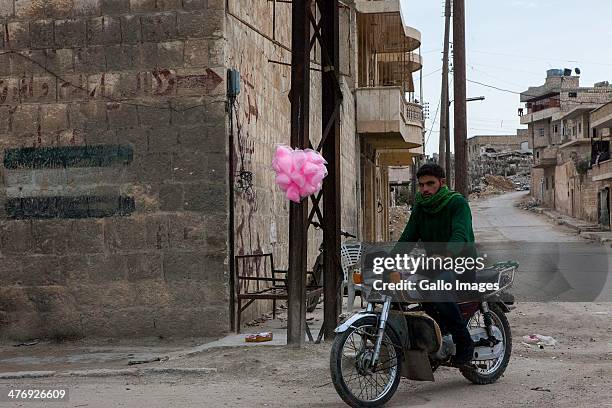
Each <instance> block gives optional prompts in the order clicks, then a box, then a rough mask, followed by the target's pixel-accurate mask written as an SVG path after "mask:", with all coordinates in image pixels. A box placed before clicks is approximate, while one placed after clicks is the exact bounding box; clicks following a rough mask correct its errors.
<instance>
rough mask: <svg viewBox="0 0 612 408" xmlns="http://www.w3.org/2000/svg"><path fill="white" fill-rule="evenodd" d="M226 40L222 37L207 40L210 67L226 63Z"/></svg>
mask: <svg viewBox="0 0 612 408" xmlns="http://www.w3.org/2000/svg"><path fill="white" fill-rule="evenodd" d="M226 49H227V41H225V40H223V39H220V38H219V39H214V40H209V46H208V59H209V66H210V67H224V66H226V65H227V55H226Z"/></svg>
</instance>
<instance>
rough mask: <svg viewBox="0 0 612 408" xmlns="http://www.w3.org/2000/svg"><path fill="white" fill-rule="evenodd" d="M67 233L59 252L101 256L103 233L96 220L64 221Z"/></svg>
mask: <svg viewBox="0 0 612 408" xmlns="http://www.w3.org/2000/svg"><path fill="white" fill-rule="evenodd" d="M66 222H67V224H68V225H67V227H68V233H67V234H66V237H65V238H66V239H65V241H64V247H63V248H62V250H61V252H62V253H64V254H66V253H71V254H101V253H103V252H104V232H103V228H102V222H101V221H100V220H98V219H81V220H70V221H66Z"/></svg>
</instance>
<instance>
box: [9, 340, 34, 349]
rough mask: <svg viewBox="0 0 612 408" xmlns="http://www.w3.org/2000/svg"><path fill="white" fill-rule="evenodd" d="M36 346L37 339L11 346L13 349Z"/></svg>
mask: <svg viewBox="0 0 612 408" xmlns="http://www.w3.org/2000/svg"><path fill="white" fill-rule="evenodd" d="M37 344H38V339H37V340H32V341H28V342H24V343H19V344H13V347H28V346H35V345H37Z"/></svg>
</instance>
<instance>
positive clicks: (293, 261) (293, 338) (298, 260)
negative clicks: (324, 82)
mask: <svg viewBox="0 0 612 408" xmlns="http://www.w3.org/2000/svg"><path fill="white" fill-rule="evenodd" d="M309 7H310V1H308V0H293V4H292V10H291V24H292V30H291V33H292V35H291V50H292V53H291V94H290V100H291V147H293V148H299V149H305V148H306V147H308V146H307V144H308V141H309V140H310V133H309V132H310V128H309V122H310V110H309V101H310V47H309V44H310V21H309V20H308V19H307V17H306V16H307V15H308V14H307V13H308V12H309V11H310V10H309ZM307 224H308V202H307V201H302V202H301V203H294V202H291V204H290V208H289V272H288V277H287V291H288V294H289V299H288V302H287V315H288V320H287V344H289V345H292V346H297V347H302V346H303V345H304V333H305V330H306V259H307V249H308V248H307V242H308V225H307Z"/></svg>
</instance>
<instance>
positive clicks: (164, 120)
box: [138, 102, 170, 128]
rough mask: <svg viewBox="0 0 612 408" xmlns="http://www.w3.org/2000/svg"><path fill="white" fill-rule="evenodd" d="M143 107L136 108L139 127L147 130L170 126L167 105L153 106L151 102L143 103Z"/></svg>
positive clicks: (168, 107)
mask: <svg viewBox="0 0 612 408" xmlns="http://www.w3.org/2000/svg"><path fill="white" fill-rule="evenodd" d="M143 105H151V106H138V117H139V119H140V126H143V127H148V128H156V127H164V126H168V125H169V124H170V106H169V105H167V104H157V105H158V106H154V105H153V103H152V102H143Z"/></svg>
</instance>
